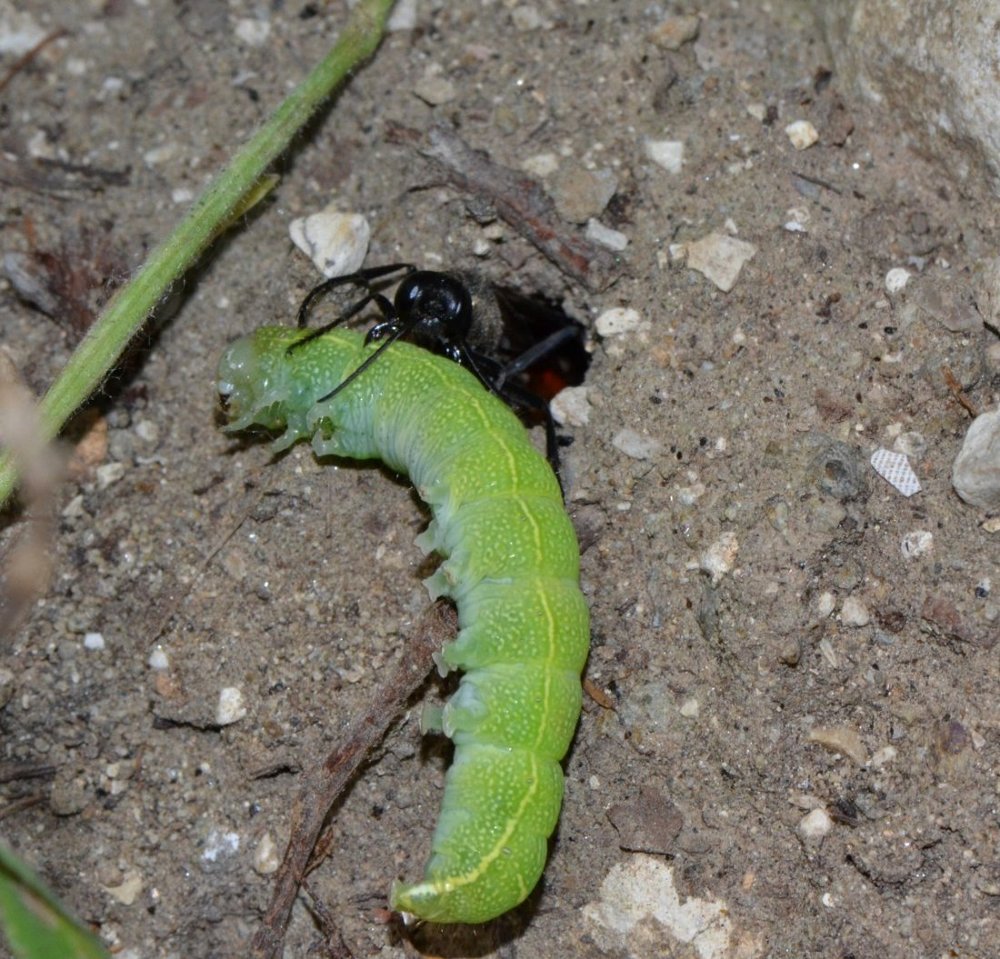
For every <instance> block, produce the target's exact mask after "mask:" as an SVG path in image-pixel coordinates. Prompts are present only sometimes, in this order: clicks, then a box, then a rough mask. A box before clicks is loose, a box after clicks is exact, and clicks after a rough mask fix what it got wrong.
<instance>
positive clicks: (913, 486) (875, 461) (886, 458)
mask: <svg viewBox="0 0 1000 959" xmlns="http://www.w3.org/2000/svg"><path fill="white" fill-rule="evenodd" d="M870 462H871V464H872V469H873V470H875V472H876V473H878V475H879V476H881V477H882V479H884V480H885V481H886V482H887V483H889V485H890V486H893V487H895V488H896V489H897V490H899V492H900V493H902V494H903V495H904V496H913V494H914V493H919V492H920V490H921V486H920V480H919V479H917V474H916V473H914V472H913V467H912V466H910V460H909V457H907V455H906V454H905V453H896V452H894V451H893V450H887V449H877V450H875V452H874V453H872V456H871V460H870Z"/></svg>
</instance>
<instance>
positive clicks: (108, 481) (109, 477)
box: [97, 463, 125, 489]
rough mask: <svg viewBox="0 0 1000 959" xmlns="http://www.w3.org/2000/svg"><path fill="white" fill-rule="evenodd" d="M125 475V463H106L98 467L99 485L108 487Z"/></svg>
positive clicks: (101, 487)
mask: <svg viewBox="0 0 1000 959" xmlns="http://www.w3.org/2000/svg"><path fill="white" fill-rule="evenodd" d="M124 475H125V464H124V463H104V464H102V465H101V466H98V467H97V487H98V489H107V488H108V487H109V486H111V485H112V484H114V483H117V482H118V480H120V479H121V478H122V477H123V476H124Z"/></svg>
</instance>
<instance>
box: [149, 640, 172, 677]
mask: <svg viewBox="0 0 1000 959" xmlns="http://www.w3.org/2000/svg"><path fill="white" fill-rule="evenodd" d="M146 662H147V664H148V665H149V668H150V669H155V670H157V672H162V671H163V670H165V669H169V668H170V659H169V658H168V657H167V651H166V650H165V649H164V648H163V647H162V646H157V647H156V648H155V649H154V650H153V651H152V652H151V653H150V654H149V659H147V660H146Z"/></svg>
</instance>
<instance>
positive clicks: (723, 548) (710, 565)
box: [698, 530, 740, 583]
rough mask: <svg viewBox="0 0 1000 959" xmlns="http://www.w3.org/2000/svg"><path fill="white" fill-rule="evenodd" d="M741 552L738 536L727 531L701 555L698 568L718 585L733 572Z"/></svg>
mask: <svg viewBox="0 0 1000 959" xmlns="http://www.w3.org/2000/svg"><path fill="white" fill-rule="evenodd" d="M739 550H740V543H739V540H738V539H737V538H736V534H735V533H734V532H732V531H731V530H727V531H726V532H725V533H723V534H722V535H721V536H720V537H719V538H718V539H717V540H716V541H715V542H714V543H713V544H712V545H711V546H709V547H708V549H707V550H705V552H704V553H702V554H701V557H700V558H699V560H698V566H699V568H700V569H702V570H704V571H705V572H706V573H708V574H709V576H711V578H712V582H713V583H717V582H718V581H719V580H720V579H722V577H723V576H725V575H726V573H728V572H730V571H731V570H732V568H733V566H734V565H735V563H736V554H737V553H738V552H739Z"/></svg>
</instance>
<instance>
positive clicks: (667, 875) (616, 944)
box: [581, 853, 763, 959]
mask: <svg viewBox="0 0 1000 959" xmlns="http://www.w3.org/2000/svg"><path fill="white" fill-rule="evenodd" d="M729 911H730V910H729V906H728V904H727V903H726V902H724V901H722V900H718V899H714V898H706V899H699V898H697V897H696V896H687V897H686V898H685V897H682V896H681V894H680V893H679V892H678V890H677V884H676V883H675V881H674V867H673V866H672V865H671V864H670V863H668V862H664V861H663V860H662V859H660V858H658V857H656V856H649V855H644V854H641V853H639V854H635V855H631V856H629V858H628V859H627V860H626V861H625V862H622V863H618V864H617V865H615V866H613V867H612V868H611V871H610V872H609V873H608V874H607V876H605V878H604V881H603V882H602V883H601V889H600V893H599V898H598V899H597V900H596V901H594V902H589V903H587V904H586V905H585V906H584V907H583V909H582V910H581V914H582V919H583V925H584V929H585V930H586V932H587V934H588V936H589V937H590V938H592V939H593V940H594V942H595V943H596V945H597V946H598V948H600V949H601V950H602V952H604V953H608V954H614V955H619V954H622V955H628V956H633V957H635V959H649V957H653V956H668V955H677V956H680V955H683V956H689V957H691V959H727V957H736V956H737V955H738V956H740V957H745V959H756V957H757V956H759V955H763V953H762V952H759V951H758V950H757V949H755V948H751V949H750V950H747V949H745V948H743V946H744V945H746V941H745V940H744V941H741V942H740V943H737V942H735V941H733V940H734V936H735V932H734V930H733V925H732V921H731V920H730V918H729Z"/></svg>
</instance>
